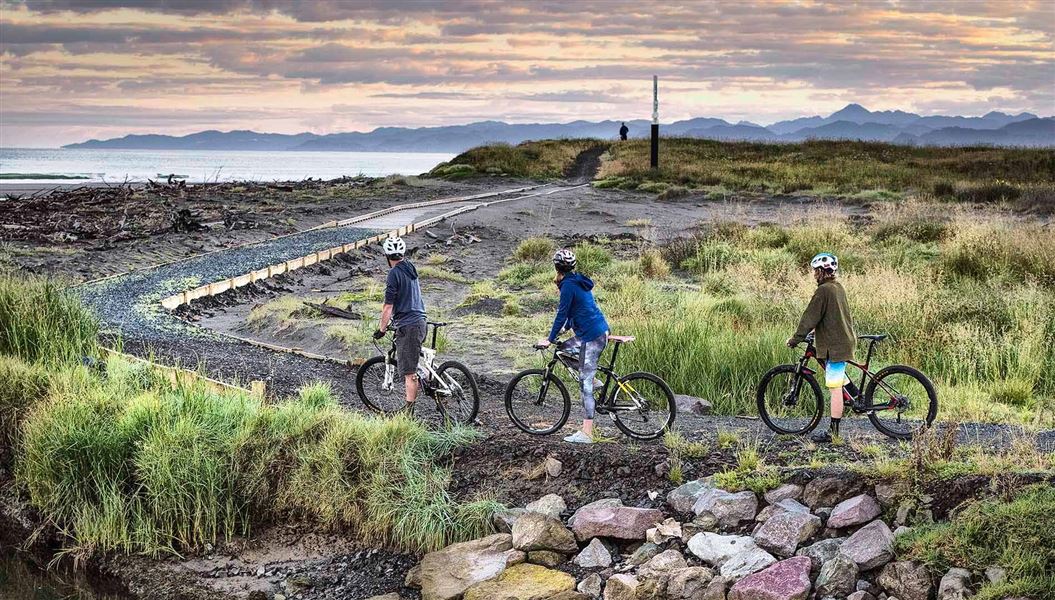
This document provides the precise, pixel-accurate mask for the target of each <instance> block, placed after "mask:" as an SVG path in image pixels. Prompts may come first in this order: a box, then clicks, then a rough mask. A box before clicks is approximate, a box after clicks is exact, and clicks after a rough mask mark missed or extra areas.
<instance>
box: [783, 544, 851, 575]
mask: <svg viewBox="0 0 1055 600" xmlns="http://www.w3.org/2000/svg"><path fill="white" fill-rule="evenodd" d="M845 541H846V538H830V539H827V540H820V541H819V542H815V543H813V544H811V545H809V546H806V547H805V548H799V551H798V552H796V553H795V554H796V555H797V556H808V557H810V559H811V560H812V561H813V566H812V567H811V570H813V571H814V572H816V571H819V570H820V568H821V566H823V565H824V563H826V562H828V561H829V560H831V559H833V558H835V556H836V555H837V554H839V549H840V548H841V547H842V545H843V542H845Z"/></svg>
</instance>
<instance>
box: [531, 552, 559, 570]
mask: <svg viewBox="0 0 1055 600" xmlns="http://www.w3.org/2000/svg"><path fill="white" fill-rule="evenodd" d="M564 560H565V556H564V555H563V554H561V553H560V552H554V551H552V550H532V551H531V552H528V553H527V561H528V562H529V563H531V564H535V565H542V566H543V567H549V568H551V569H552V568H553V567H556V566H557V565H559V564H561V563H562V562H564Z"/></svg>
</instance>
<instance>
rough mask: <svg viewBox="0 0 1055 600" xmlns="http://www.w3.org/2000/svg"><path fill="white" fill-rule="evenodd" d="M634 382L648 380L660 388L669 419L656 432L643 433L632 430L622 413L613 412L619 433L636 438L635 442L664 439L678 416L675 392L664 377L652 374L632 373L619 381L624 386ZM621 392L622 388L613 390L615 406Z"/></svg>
mask: <svg viewBox="0 0 1055 600" xmlns="http://www.w3.org/2000/svg"><path fill="white" fill-rule="evenodd" d="M634 380H647V381H651V382H652V383H655V384H656V385H657V386H659V389H660V390H661V391H662V392H663V399H664V400H666V402H667V409H668V413H667V418H666V420H665V422H664V423H663V425H662V426H661V427H659V428H658V429H656V430H655V431H652V432H648V433H642V432H640V431H637V430H635V429H633V428H631V427H630V425H629V424H627V423H626V422H624V421H623V417H621V416H620V415H622V414H623V413H622V412H618V411H615V412H612V420H613V421H614V422H615V426H616V427H618V428H619V431H622V432H623V433H624V434H626V435H627V436H629V437H631V438H634V439H635V440H654V439H656V438H659V437H663V434H665V433H666V432H668V431H670V428H671V427H673V426H674V420H675V419H676V418H677V416H678V405H677V402H675V401H674V392H673V391H672V390H671V389H670V386H669V385H667V382H666V381H663V378H662V377H660V376H658V375H654V374H652V373H646V372H644V371H639V372H637V373H630V374H629V375H625V376H623V377H620V378H619V381H620V382H621V383H624V384H625V383H627V382H629V381H634ZM630 387H633V386H630ZM621 391H622V388H621V386H619V385H616V387H615V390H613V392H612V404H613V405H614V404H615V402H616V395H617V394H619V392H621ZM638 414H640V413H638Z"/></svg>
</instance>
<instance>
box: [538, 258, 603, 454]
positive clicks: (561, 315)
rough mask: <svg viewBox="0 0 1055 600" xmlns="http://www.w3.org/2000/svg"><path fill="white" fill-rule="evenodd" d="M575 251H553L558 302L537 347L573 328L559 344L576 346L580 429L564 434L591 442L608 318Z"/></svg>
mask: <svg viewBox="0 0 1055 600" xmlns="http://www.w3.org/2000/svg"><path fill="white" fill-rule="evenodd" d="M575 264H576V260H575V253H574V252H572V251H571V250H569V249H567V248H563V249H561V250H557V253H556V254H554V255H553V266H554V268H556V270H557V276H556V278H555V279H554V282H555V283H556V284H557V287H558V288H559V289H560V304H559V305H558V306H557V316H556V318H554V319H553V327H552V328H550V332H549V337H548V338H546V339H544V340H539V342H538V346H539V347H540V348H547V347H549V345H550V344H555V343H557V336H558V335H560V333H561V331H563V330H564V329H565V326H567V327H568V328H570V329H571V330H572V331H573V332H575V337H573V338H571V339H569V340H567V341H566V342H564V343H563V344H562V346H561V349H562V350H571V351H574V350H575V349H576V348H577V349H578V350H579V391H580V392H581V393H582V407H583V421H582V429H581V430H579V431H576V432H575V433H574V434H572V435H569V436H568V437H566V438H564V441H566V442H572V443H576V444H592V443H593V415H594V398H593V387H594V382H595V381H596V380H595V379H594V376H595V375H596V374H597V360H598V359H599V358H600V357H601V353H602V352H604V348H605V346H607V345H608V321H606V320H605V318H604V314H602V313H601V309H599V308H598V307H597V301H596V300H594V298H593V292H592V291H591V290H593V281H591V280H590V278H589V277H587V276H585V275H583V274H582V273H577V272H576V271H575Z"/></svg>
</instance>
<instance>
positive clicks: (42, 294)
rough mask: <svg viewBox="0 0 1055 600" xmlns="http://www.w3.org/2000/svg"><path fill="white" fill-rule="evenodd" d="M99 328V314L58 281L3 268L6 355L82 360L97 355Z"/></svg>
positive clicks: (1, 343)
mask: <svg viewBox="0 0 1055 600" xmlns="http://www.w3.org/2000/svg"><path fill="white" fill-rule="evenodd" d="M98 331H99V324H98V321H97V320H96V319H95V317H94V316H93V315H92V314H91V313H89V312H88V311H87V310H85V308H84V307H83V306H82V305H81V304H80V302H79V301H78V300H77V298H76V297H75V296H74V295H73V294H72V293H70V292H68V291H66V290H65V289H63V288H62V287H61V286H60V285H59V284H57V283H56V282H54V281H52V280H50V279H44V278H41V277H33V276H30V277H26V276H21V275H15V274H13V273H5V272H3V271H0V354H9V355H13V356H18V357H21V358H23V359H25V360H27V361H30V362H37V361H39V362H45V363H48V364H60V363H64V362H77V361H80V360H81V358H82V357H84V356H95V355H96V354H97V351H98V348H97V346H96V336H97V335H98Z"/></svg>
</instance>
